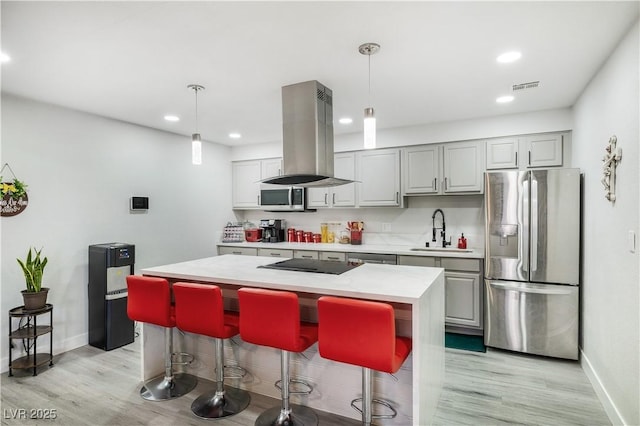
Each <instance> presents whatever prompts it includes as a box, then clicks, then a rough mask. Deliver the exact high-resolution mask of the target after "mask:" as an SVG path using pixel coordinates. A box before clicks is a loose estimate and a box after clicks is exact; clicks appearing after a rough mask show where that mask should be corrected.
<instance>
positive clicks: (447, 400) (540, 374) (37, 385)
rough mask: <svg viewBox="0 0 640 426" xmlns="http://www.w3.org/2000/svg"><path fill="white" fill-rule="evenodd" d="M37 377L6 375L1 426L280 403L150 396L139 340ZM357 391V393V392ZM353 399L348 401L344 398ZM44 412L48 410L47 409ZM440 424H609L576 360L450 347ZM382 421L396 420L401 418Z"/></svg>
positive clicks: (106, 421) (237, 421)
mask: <svg viewBox="0 0 640 426" xmlns="http://www.w3.org/2000/svg"><path fill="white" fill-rule="evenodd" d="M54 363H55V365H54V366H53V367H50V368H49V367H46V366H45V367H42V368H41V369H40V370H39V374H38V376H36V377H33V376H31V374H30V373H29V372H28V371H20V370H17V371H15V372H14V376H13V377H8V375H7V373H5V374H3V375H2V377H1V379H0V383H1V385H2V414H3V415H2V424H3V425H5V424H6V425H23V424H35V423H36V422H35V421H33V420H24V419H15V418H13V417H14V416H15V414H14V413H15V410H17V409H25V410H26V413H27V415H28V414H29V413H30V410H31V409H42V410H52V409H53V410H55V413H56V419H55V420H50V421H46V420H44V421H43V420H40V421H38V422H37V423H38V424H56V425H88V424H91V425H127V426H128V425H205V424H216V425H220V426H231V425H234V426H237V425H244V426H249V425H253V422H254V420H255V418H256V417H257V416H258V414H259V413H260V412H261V411H262V410H263V409H265V408H268V407H271V406H274V405H278V401H277V400H274V399H272V398H268V397H265V396H262V395H256V394H253V395H252V400H251V405H250V406H249V408H248V409H247V410H245V411H244V412H242V413H240V414H238V415H236V416H234V417H231V418H228V419H224V420H216V421H213V422H212V421H207V420H201V419H198V418H196V417H195V416H193V414H192V413H191V411H190V406H191V402H192V401H193V400H194V399H195V398H196V397H197V396H198V395H200V394H201V393H203V392H204V391H206V390H209V389H210V388H211V382H208V381H206V380H200V381H199V383H198V387H197V388H196V389H195V390H194V391H192V392H191V393H189V394H188V395H185V396H183V397H181V398H178V399H175V400H172V401H164V402H148V401H144V400H142V399H141V398H140V396H139V388H140V383H139V382H138V380H137V377H138V376H139V370H140V361H139V348H138V343H137V342H136V343H133V344H131V345H128V346H126V347H123V348H119V349H116V350H113V351H109V352H104V351H102V350H99V349H96V348H93V347H91V346H83V347H81V348H78V349H75V350H73V351H69V352H66V353H63V354H60V355H57V356H55V357H54ZM354 397H355V396H354ZM345 403H346V404H348V403H349V402H348V401H345ZM45 412H46V411H45ZM318 414H319V416H320V424H321V425H332V426H333V425H336V426H339V425H357V424H359V423H358V422H356V421H353V420H351V419H345V418H343V417H337V416H334V415H331V414H328V413H318ZM434 423H435V424H437V425H465V424H467V425H502V424H532V425H609V424H610V422H609V420H608V418H607V416H606V414H605V413H604V410H603V408H602V406H601V404H600V402H599V401H598V399H597V398H596V395H595V393H594V391H593V389H592V388H591V385H590V384H589V382H588V380H587V378H586V376H585V375H584V373H583V371H582V369H581V368H580V366H579V365H578V364H577V363H575V362H566V361H557V360H551V359H545V358H540V357H530V356H524V355H519V354H512V353H508V352H503V351H493V350H490V351H488V352H487V353H476V352H467V351H459V350H449V349H447V353H446V376H445V386H444V389H443V393H442V397H441V399H440V405H439V407H438V411H437V413H436V418H435V420H434ZM383 424H393V425H398V423H397V422H393V421H391V422H385V423H383Z"/></svg>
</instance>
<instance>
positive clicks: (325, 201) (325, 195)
mask: <svg viewBox="0 0 640 426" xmlns="http://www.w3.org/2000/svg"><path fill="white" fill-rule="evenodd" d="M328 195H329V194H327V193H326V192H325V193H324V203H325V204H327V196H328Z"/></svg>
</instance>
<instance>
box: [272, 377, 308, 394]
mask: <svg viewBox="0 0 640 426" xmlns="http://www.w3.org/2000/svg"><path fill="white" fill-rule="evenodd" d="M289 383H294V384H296V385H302V386H306V387H307V388H309V390H298V391H292V390H289V394H290V395H309V394H311V392H313V386H311V383H309V382H306V381H304V380H299V379H289ZM273 385H274V386H275V387H276V389H278V390H280V391H282V380H278V381H277V382H275V383H274V384H273Z"/></svg>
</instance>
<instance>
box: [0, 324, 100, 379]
mask: <svg viewBox="0 0 640 426" xmlns="http://www.w3.org/2000/svg"><path fill="white" fill-rule="evenodd" d="M54 332H55V330H54ZM53 339H54V340H53V356H56V355H58V354H61V353H64V352H67V351H70V350H72V349H75V348H79V347H80V346H84V345H87V344H89V333H82V334H78V335H77V336H73V337H69V338H68V339H64V340H63V341H61V342H58V341H57V336H55V335H54V337H53ZM15 342H16V343H18V342H21V341H20V340H15ZM20 344H22V343H20ZM46 346H47V347H46V350H45V349H44V346H42V348H43V349H40V348H41V346H40V343H38V353H40V352H49V347H48V346H49V343H48V341H47V343H46ZM8 350H9V348H7V351H8ZM23 355H24V352H22V351H21V350H20V349H14V354H13V359H17V358H19V357H21V356H23ZM0 363H2V364H1V367H0V373H6V372H8V371H9V354H8V352H7V355H6V356H4V357H2V359H1V360H0Z"/></svg>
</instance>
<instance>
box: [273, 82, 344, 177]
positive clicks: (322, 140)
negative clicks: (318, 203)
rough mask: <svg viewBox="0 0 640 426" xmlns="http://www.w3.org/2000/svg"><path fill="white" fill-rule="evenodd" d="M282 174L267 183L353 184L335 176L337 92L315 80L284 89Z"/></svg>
mask: <svg viewBox="0 0 640 426" xmlns="http://www.w3.org/2000/svg"><path fill="white" fill-rule="evenodd" d="M282 151H283V163H284V166H283V170H284V174H283V175H282V176H276V177H273V178H269V179H265V180H263V181H262V182H263V183H270V184H276V185H295V186H303V187H326V186H338V185H344V184H347V183H351V182H352V181H350V180H347V179H339V178H335V177H333V92H332V91H331V89H329V88H328V87H325V86H324V85H323V84H321V83H319V82H317V81H315V80H312V81H306V82H304V83H297V84H292V85H289V86H284V87H283V88H282Z"/></svg>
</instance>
